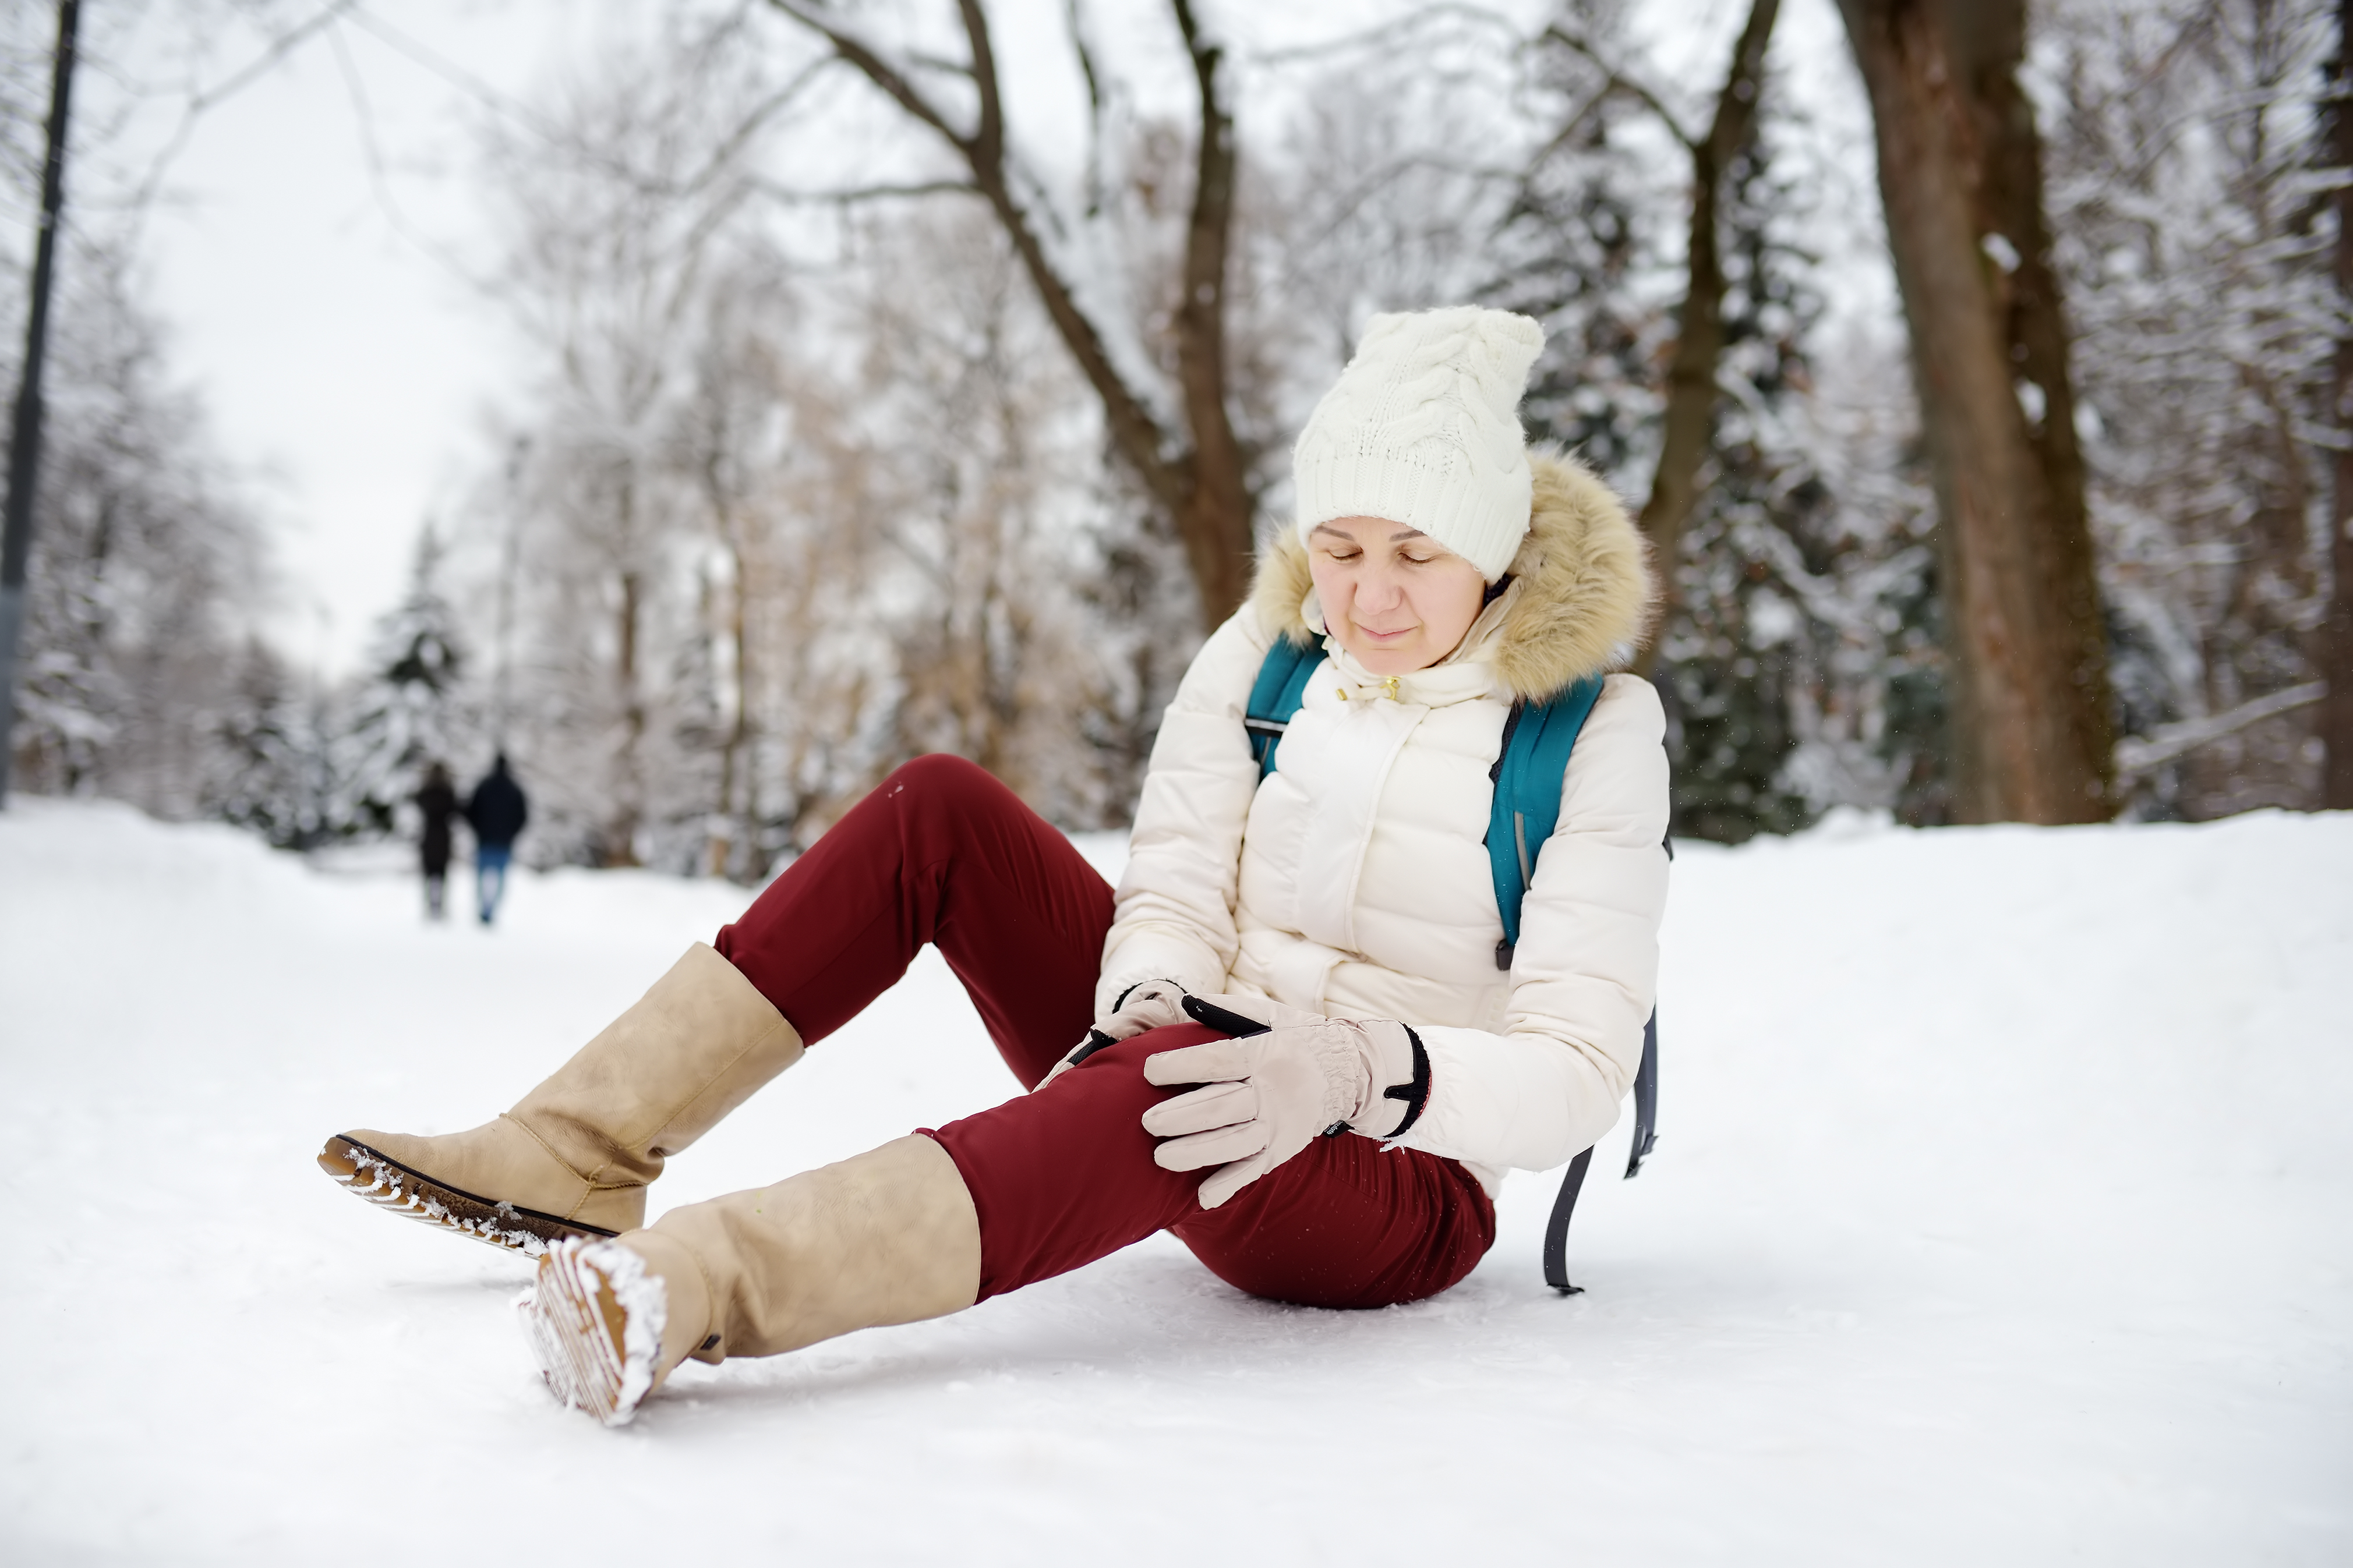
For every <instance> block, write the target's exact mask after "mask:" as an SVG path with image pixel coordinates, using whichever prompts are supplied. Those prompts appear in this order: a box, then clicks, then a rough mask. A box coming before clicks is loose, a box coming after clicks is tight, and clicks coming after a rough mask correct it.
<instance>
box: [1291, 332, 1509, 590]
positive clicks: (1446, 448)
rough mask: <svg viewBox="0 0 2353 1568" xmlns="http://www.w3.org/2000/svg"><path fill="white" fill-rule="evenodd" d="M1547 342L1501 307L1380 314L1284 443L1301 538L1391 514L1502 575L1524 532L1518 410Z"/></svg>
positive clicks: (1492, 575)
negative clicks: (1341, 522) (1326, 526)
mask: <svg viewBox="0 0 2353 1568" xmlns="http://www.w3.org/2000/svg"><path fill="white" fill-rule="evenodd" d="M1543 347H1544V329H1543V328H1541V327H1539V326H1537V325H1536V324H1535V322H1534V321H1530V320H1528V318H1527V317H1525V316H1515V315H1514V314H1512V313H1511V312H1510V311H1508V310H1482V309H1481V308H1479V307H1478V306H1476V305H1458V306H1455V307H1452V308H1451V309H1449V310H1418V311H1415V312H1413V313H1411V314H1409V315H1381V316H1375V317H1374V318H1373V320H1372V324H1371V325H1370V326H1368V327H1366V329H1365V336H1364V339H1363V341H1362V342H1359V343H1357V345H1356V358H1354V359H1352V360H1350V361H1349V362H1348V368H1347V369H1345V370H1344V371H1342V372H1341V373H1340V379H1339V381H1338V382H1337V383H1336V384H1334V386H1333V388H1332V390H1331V391H1329V392H1327V393H1325V394H1324V400H1323V401H1322V402H1321V403H1318V404H1317V405H1315V412H1314V414H1312V415H1310V416H1308V419H1307V427H1306V428H1305V429H1304V430H1302V431H1301V432H1300V433H1299V445H1298V446H1296V447H1293V448H1292V453H1291V471H1292V476H1293V483H1294V486H1295V488H1296V489H1297V492H1298V498H1299V538H1300V542H1301V543H1303V544H1304V543H1305V542H1307V536H1308V533H1309V531H1311V530H1313V529H1314V526H1315V525H1316V524H1317V523H1319V522H1329V521H1332V520H1333V519H1334V518H1335V517H1379V518H1387V519H1388V520H1389V521H1392V522H1402V523H1405V524H1406V525H1408V526H1409V527H1412V528H1418V529H1419V530H1421V531H1422V532H1424V533H1426V534H1428V535H1430V537H1431V538H1432V539H1435V540H1436V541H1438V542H1439V543H1440V544H1443V545H1444V546H1446V548H1447V549H1449V550H1451V551H1452V552H1454V553H1456V554H1457V555H1460V556H1461V557H1462V558H1463V559H1464V560H1466V561H1468V562H1470V563H1472V565H1473V566H1476V567H1477V568H1479V571H1480V573H1481V574H1482V575H1483V576H1484V577H1485V578H1486V579H1487V581H1489V582H1490V583H1492V582H1493V581H1494V580H1495V579H1496V578H1498V577H1500V576H1502V575H1503V574H1504V572H1505V571H1507V570H1508V569H1509V568H1510V566H1511V564H1512V557H1513V555H1514V554H1515V553H1516V552H1518V550H1519V548H1520V540H1521V539H1522V538H1523V537H1524V536H1525V534H1526V533H1527V531H1528V504H1529V500H1530V491H1531V486H1532V481H1531V479H1530V478H1529V475H1528V457H1527V443H1526V438H1525V436H1524V435H1523V434H1522V433H1521V430H1520V419H1519V413H1518V410H1519V405H1520V394H1521V393H1523V392H1525V390H1526V389H1527V384H1528V367H1529V366H1531V365H1533V364H1535V359H1536V351H1537V350H1539V349H1541V348H1543Z"/></svg>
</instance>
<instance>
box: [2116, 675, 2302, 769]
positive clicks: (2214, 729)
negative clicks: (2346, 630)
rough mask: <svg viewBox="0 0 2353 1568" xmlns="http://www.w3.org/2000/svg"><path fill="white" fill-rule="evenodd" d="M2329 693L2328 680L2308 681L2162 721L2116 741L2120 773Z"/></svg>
mask: <svg viewBox="0 0 2353 1568" xmlns="http://www.w3.org/2000/svg"><path fill="white" fill-rule="evenodd" d="M2327 695H2328V683H2327V681H2325V680H2313V681H2307V682H2306V683H2305V684H2304V685H2302V686H2291V687H2289V688H2288V689H2286V690H2284V691H2274V692H2272V693H2270V694H2269V695H2267V696H2263V697H2256V698H2252V699H2250V700H2247V701H2245V702H2242V703H2240V704H2239V705H2238V706H2237V707H2236V708H2233V709H2231V710H2229V711H2227V712H2222V713H2216V714H2213V715H2211V716H2210V717H2208V718H2204V719H2184V720H2182V721H2180V722H2179V723H2175V724H2159V725H2158V727H2157V728H2156V729H2154V730H2151V731H2149V732H2148V733H2147V734H2146V735H2131V736H2126V738H2125V739H2123V740H2121V741H2118V742H2116V773H2117V775H2118V776H2119V777H2131V776H2137V775H2138V774H2142V773H2147V772H2149V771H2150V770H2151V769H2153V768H2157V767H2160V766H2162V765H2164V764H2165V763H2169V762H2171V761H2173V759H2174V758H2176V757H2179V756H2185V755H2187V754H2188V753H2189V752H2194V751H2196V750H2198V749H2199V748H2200V746H2211V745H2212V744H2213V743H2214V742H2217V741H2220V740H2223V739H2226V738H2227V737H2229V736H2232V735H2235V734H2237V733H2238V732H2239V731H2242V730H2243V729H2245V728H2247V726H2249V725H2250V724H2260V723H2262V722H2263V721H2264V720H2266V719H2269V718H2273V717H2274V716H2275V715H2277V714H2281V713H2290V712H2294V711H2295V710H2296V709H2298V708H2302V707H2305V706H2306V705H2307V704H2309V703H2314V702H2317V701H2319V700H2321V699H2323V698H2325V697H2327Z"/></svg>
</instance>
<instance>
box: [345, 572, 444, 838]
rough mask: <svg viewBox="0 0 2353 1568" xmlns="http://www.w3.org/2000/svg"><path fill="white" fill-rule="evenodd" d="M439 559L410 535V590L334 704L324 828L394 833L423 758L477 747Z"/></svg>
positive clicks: (425, 760)
mask: <svg viewBox="0 0 2353 1568" xmlns="http://www.w3.org/2000/svg"><path fill="white" fill-rule="evenodd" d="M441 557H442V545H441V542H440V541H439V539H438V537H437V536H436V534H435V533H434V531H433V530H432V529H431V528H429V527H428V528H427V529H426V530H425V531H424V532H423V533H421V534H420V535H419V536H418V538H417V554H416V559H415V562H414V563H413V565H412V566H411V568H410V573H409V584H408V592H407V593H406V595H404V596H403V597H402V599H401V602H400V604H399V605H397V606H396V607H395V608H394V609H393V610H392V611H391V612H390V613H389V614H387V615H386V616H385V617H384V618H383V619H382V620H380V621H379V622H378V623H377V624H376V628H375V636H374V637H372V638H371V639H370V642H369V647H368V661H367V668H366V670H365V673H364V675H363V676H362V677H361V678H360V679H359V680H358V681H357V682H356V683H355V684H354V685H353V687H352V688H350V689H348V690H347V691H345V692H344V693H343V696H342V698H341V700H340V701H339V702H338V703H337V704H336V707H337V710H338V712H339V714H340V720H339V721H338V722H337V723H336V725H335V727H334V733H333V736H332V741H331V742H330V745H329V749H328V755H329V759H330V762H329V772H330V775H331V777H332V781H333V783H332V795H330V797H329V800H328V802H327V805H326V810H325V812H324V817H325V821H324V825H323V826H324V829H325V831H327V832H328V833H331V834H334V835H337V836H352V835H356V836H361V837H374V836H376V835H381V834H386V833H390V832H392V831H394V830H395V828H396V826H397V825H399V824H400V822H401V815H402V812H403V809H404V808H405V807H406V806H407V805H408V804H409V801H410V798H411V797H412V796H413V795H415V794H416V792H417V785H418V784H420V783H421V782H422V781H423V778H424V774H425V769H426V767H427V764H429V763H434V762H437V761H438V762H440V763H445V764H448V763H454V762H455V761H456V760H457V759H458V758H459V756H461V755H470V753H471V752H473V751H475V750H479V749H480V748H479V747H478V746H477V745H476V744H475V740H476V735H475V731H476V727H477V722H476V718H475V714H474V710H473V704H472V702H471V700H470V693H469V692H468V691H467V689H465V686H464V683H463V674H464V669H465V662H466V661H465V658H464V655H463V653H462V651H461V650H462V646H463V645H462V641H461V638H460V637H459V631H458V626H457V617H456V615H455V614H454V612H453V611H452V610H451V608H450V605H449V602H448V599H447V598H446V597H444V596H443V594H442V590H441V584H440V580H439V579H440V568H441Z"/></svg>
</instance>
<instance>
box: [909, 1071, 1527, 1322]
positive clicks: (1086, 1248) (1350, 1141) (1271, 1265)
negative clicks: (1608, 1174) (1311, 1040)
mask: <svg viewBox="0 0 2353 1568" xmlns="http://www.w3.org/2000/svg"><path fill="white" fill-rule="evenodd" d="M1214 1038H1217V1036H1216V1035H1215V1034H1214V1033H1213V1032H1211V1031H1210V1030H1208V1029H1205V1028H1202V1027H1200V1026H1198V1025H1182V1026H1176V1027H1173V1028H1166V1029H1155V1030H1151V1031H1149V1032H1147V1033H1145V1034H1143V1035H1139V1036H1137V1037H1134V1039H1131V1040H1124V1041H1122V1042H1120V1043H1119V1044H1118V1045H1115V1046H1112V1047H1108V1048H1106V1049H1104V1050H1101V1051H1098V1052H1096V1053H1095V1054H1094V1055H1093V1056H1092V1057H1089V1058H1087V1059H1086V1060H1085V1061H1084V1062H1082V1063H1081V1064H1080V1065H1079V1066H1078V1067H1077V1068H1073V1069H1072V1070H1071V1071H1070V1072H1068V1073H1065V1074H1064V1075H1063V1076H1062V1077H1060V1078H1059V1079H1056V1080H1055V1081H1054V1086H1053V1087H1052V1088H1051V1089H1047V1090H1045V1091H1044V1092H1043V1093H1039V1094H1034V1095H1029V1096H1026V1097H1024V1098H1022V1099H1019V1100H1010V1101H1008V1102H1007V1103H1006V1104H1004V1105H1000V1106H998V1107H997V1108H996V1109H995V1110H986V1111H983V1112H981V1113H980V1114H979V1115H977V1116H968V1117H965V1119H964V1120H962V1121H952V1122H949V1123H948V1124H947V1125H946V1126H944V1127H942V1128H940V1129H938V1130H937V1131H932V1132H931V1136H932V1137H934V1139H936V1140H938V1141H939V1142H940V1144H941V1146H942V1147H943V1148H944V1149H946V1150H947V1152H948V1154H949V1156H950V1157H951V1158H952V1159H954V1160H955V1164H956V1169H957V1170H958V1171H959V1172H960V1173H962V1174H963V1176H964V1180H965V1187H966V1188H967V1189H968V1190H969V1191H970V1192H971V1194H972V1201H973V1207H974V1210H975V1212H976V1215H977V1216H978V1219H979V1225H980V1254H981V1261H980V1279H979V1288H978V1291H977V1294H978V1297H979V1298H980V1299H982V1300H986V1299H987V1298H988V1297H990V1296H997V1295H1002V1294H1004V1293H1005V1292H1006V1291H1008V1290H1013V1289H1019V1288H1020V1287H1021V1286H1024V1285H1028V1284H1031V1283H1034V1282H1035V1281H1037V1280H1039V1279H1050V1278H1051V1277H1053V1276H1054V1275H1057V1274H1061V1273H1066V1272H1068V1271H1069V1270H1071V1269H1073V1268H1079V1267H1080V1266H1082V1264H1086V1263H1090V1262H1092V1261H1093V1260H1094V1259H1096V1258H1102V1257H1104V1256H1106V1255H1108V1254H1110V1253H1113V1252H1116V1251H1117V1250H1119V1249H1120V1248H1121V1247H1126V1246H1128V1245H1130V1244H1131V1243H1134V1242H1136V1241H1140V1240H1142V1239H1143V1238H1144V1237H1147V1236H1150V1235H1151V1234H1152V1233H1153V1232H1154V1231H1156V1230H1164V1229H1165V1230H1172V1231H1174V1232H1175V1233H1176V1237H1177V1238H1178V1239H1180V1240H1181V1241H1183V1242H1184V1243H1185V1245H1186V1246H1187V1247H1190V1248H1191V1249H1192V1250H1193V1253H1194V1255H1195V1256H1196V1257H1198V1258H1200V1259H1201V1261H1202V1262H1203V1263H1204V1264H1206V1265H1208V1268H1209V1269H1210V1271H1211V1272H1213V1273H1215V1274H1216V1275H1217V1276H1218V1277H1219V1279H1224V1280H1226V1281H1227V1282H1228V1283H1229V1284H1231V1285H1234V1286H1236V1287H1238V1288H1239V1289H1244V1290H1247V1291H1250V1293H1251V1294H1252V1295H1258V1296H1266V1297H1270V1298H1272V1299H1274V1300H1284V1301H1295V1302H1299V1303H1301V1304H1303V1305H1306V1306H1317V1307H1382V1306H1390V1305H1394V1304H1396V1303H1398V1302H1401V1301H1412V1300H1419V1299H1421V1298H1422V1297H1425V1296H1432V1295H1435V1294H1437V1293H1438V1292H1439V1291H1440V1290H1443V1289H1447V1288H1448V1287H1449V1286H1451V1285H1452V1284H1454V1283H1455V1282H1456V1281H1457V1280H1459V1279H1461V1278H1462V1277H1463V1276H1464V1275H1465V1274H1468V1273H1469V1272H1470V1271H1471V1269H1472V1266H1473V1265H1475V1264H1476V1263H1477V1262H1478V1261H1479V1259H1480V1258H1482V1256H1484V1255H1485V1253H1486V1251H1487V1248H1488V1247H1491V1246H1493V1243H1494V1239H1495V1210H1494V1205H1493V1204H1492V1203H1491V1202H1489V1201H1488V1198H1487V1195H1486V1194H1485V1193H1484V1192H1483V1191H1482V1190H1481V1188H1480V1186H1479V1184H1478V1182H1477V1180H1476V1179H1475V1178H1473V1177H1472V1175H1471V1174H1470V1173H1469V1172H1467V1171H1465V1170H1463V1169H1462V1167H1461V1166H1460V1165H1458V1164H1456V1163H1454V1162H1453V1161H1451V1160H1442V1159H1440V1158H1438V1157H1437V1156H1435V1155H1431V1154H1424V1153H1420V1152H1417V1151H1413V1150H1393V1151H1388V1152H1383V1151H1382V1149H1381V1147H1380V1145H1379V1144H1378V1143H1377V1142H1374V1141H1373V1140H1371V1139H1368V1138H1360V1137H1357V1136H1356V1135H1354V1134H1353V1133H1351V1134H1345V1135H1343V1136H1341V1137H1337V1138H1319V1139H1317V1140H1316V1141H1315V1142H1313V1143H1311V1144H1309V1145H1308V1146H1307V1148H1306V1149H1305V1150H1304V1151H1303V1152H1301V1153H1299V1154H1297V1155H1295V1156H1293V1158H1292V1159H1291V1160H1289V1161H1287V1162H1285V1163H1283V1164H1282V1165H1281V1166H1279V1167H1277V1168H1276V1169H1275V1170H1273V1171H1271V1172H1270V1173H1267V1174H1266V1175H1264V1176H1262V1177H1261V1178H1260V1179H1259V1180H1257V1181H1255V1182H1253V1183H1251V1184H1250V1185H1249V1186H1247V1187H1244V1188H1243V1189H1242V1190H1241V1191H1240V1193H1239V1194H1236V1195H1235V1196H1234V1197H1233V1198H1232V1199H1231V1200H1230V1201H1229V1202H1228V1203H1226V1204H1225V1205H1222V1206H1221V1207H1219V1208H1216V1209H1209V1210H1205V1209H1203V1208H1202V1207H1201V1206H1200V1199H1199V1196H1198V1192H1199V1188H1200V1184H1201V1181H1202V1178H1203V1177H1204V1176H1205V1175H1206V1174H1207V1173H1206V1172H1201V1171H1183V1172H1179V1171H1167V1170H1163V1169H1162V1168H1161V1167H1160V1166H1159V1165H1157V1164H1155V1163H1154V1162H1153V1158H1152V1152H1153V1149H1154V1146H1155V1143H1156V1142H1157V1141H1156V1140H1155V1139H1154V1138H1153V1136H1152V1135H1151V1134H1150V1133H1148V1132H1146V1131H1145V1130H1144V1127H1143V1121H1142V1119H1143V1116H1144V1112H1145V1110H1146V1109H1147V1108H1149V1107H1150V1106H1152V1105H1153V1104H1155V1102H1157V1101H1159V1100H1165V1099H1166V1098H1168V1097H1169V1096H1170V1095H1173V1094H1177V1093H1181V1092H1183V1091H1182V1090H1181V1089H1163V1088H1159V1087H1155V1085H1153V1084H1150V1083H1147V1082H1145V1078H1144V1060H1145V1058H1146V1057H1149V1056H1151V1055H1153V1054H1154V1053H1155V1052H1158V1051H1165V1050H1173V1049H1176V1047H1181V1046H1189V1045H1198V1044H1199V1043H1201V1042H1202V1041H1204V1040H1208V1039H1214Z"/></svg>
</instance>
